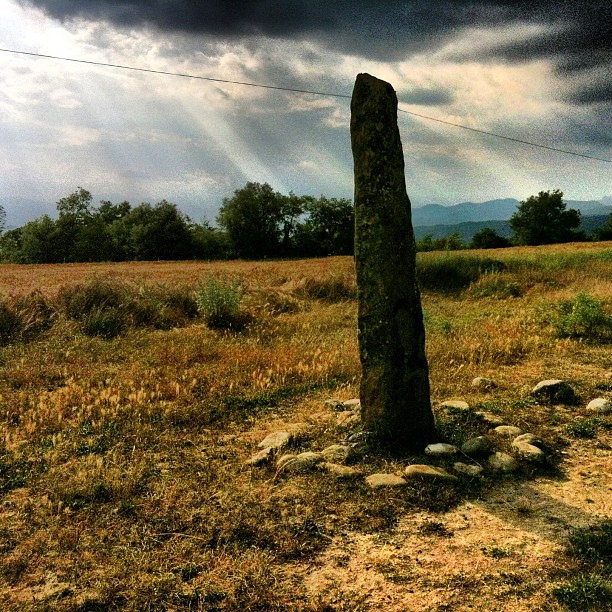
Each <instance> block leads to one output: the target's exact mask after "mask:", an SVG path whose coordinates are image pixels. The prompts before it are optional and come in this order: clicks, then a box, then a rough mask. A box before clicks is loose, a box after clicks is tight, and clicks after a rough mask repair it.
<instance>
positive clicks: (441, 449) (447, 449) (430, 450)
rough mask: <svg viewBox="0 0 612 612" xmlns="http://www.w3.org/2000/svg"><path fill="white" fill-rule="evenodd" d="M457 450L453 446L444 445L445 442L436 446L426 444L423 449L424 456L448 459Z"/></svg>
mask: <svg viewBox="0 0 612 612" xmlns="http://www.w3.org/2000/svg"><path fill="white" fill-rule="evenodd" d="M458 450H459V449H458V448H457V447H456V446H455V445H454V444H446V443H445V442H437V443H436V444H428V445H427V446H426V447H425V454H426V455H431V456H432V457H448V456H449V455H454V454H455V453H457V451H458Z"/></svg>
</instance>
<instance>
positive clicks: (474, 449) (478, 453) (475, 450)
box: [461, 436, 493, 457]
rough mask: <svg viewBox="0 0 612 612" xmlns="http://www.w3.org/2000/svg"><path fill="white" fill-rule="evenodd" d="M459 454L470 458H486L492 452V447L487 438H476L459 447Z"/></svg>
mask: <svg viewBox="0 0 612 612" xmlns="http://www.w3.org/2000/svg"><path fill="white" fill-rule="evenodd" d="M461 452H462V453H464V454H465V455H468V456H470V457H487V456H489V455H490V454H491V453H492V452H493V445H492V444H491V441H490V440H489V439H488V438H485V437H484V436H478V437H476V438H470V439H469V440H466V441H465V442H464V443H463V444H462V445H461Z"/></svg>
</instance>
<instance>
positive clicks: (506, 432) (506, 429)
mask: <svg viewBox="0 0 612 612" xmlns="http://www.w3.org/2000/svg"><path fill="white" fill-rule="evenodd" d="M492 431H493V433H496V434H497V435H498V436H508V437H511V436H520V435H521V434H522V433H523V430H522V429H521V428H520V427H515V426H514V425H499V426H498V427H496V428H495V429H493V430H492Z"/></svg>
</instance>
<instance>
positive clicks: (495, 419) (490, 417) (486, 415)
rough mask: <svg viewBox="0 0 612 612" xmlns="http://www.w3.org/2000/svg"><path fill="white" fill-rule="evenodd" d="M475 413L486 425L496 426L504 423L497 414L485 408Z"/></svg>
mask: <svg viewBox="0 0 612 612" xmlns="http://www.w3.org/2000/svg"><path fill="white" fill-rule="evenodd" d="M475 414H477V415H478V416H479V417H480V418H481V419H482V420H483V421H484V422H485V423H486V424H487V425H490V426H491V427H497V426H498V425H504V424H505V421H504V419H502V418H501V417H500V416H499V415H497V414H493V413H492V412H487V411H486V410H481V411H478V412H476V413H475Z"/></svg>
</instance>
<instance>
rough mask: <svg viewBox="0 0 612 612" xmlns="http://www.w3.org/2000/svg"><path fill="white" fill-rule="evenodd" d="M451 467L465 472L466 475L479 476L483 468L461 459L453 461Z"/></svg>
mask: <svg viewBox="0 0 612 612" xmlns="http://www.w3.org/2000/svg"><path fill="white" fill-rule="evenodd" d="M453 469H454V470H455V472H459V473H460V474H465V475H466V476H480V475H481V474H482V472H483V468H482V467H481V466H480V465H470V464H468V463H462V462H461V461H457V462H456V463H453Z"/></svg>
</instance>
